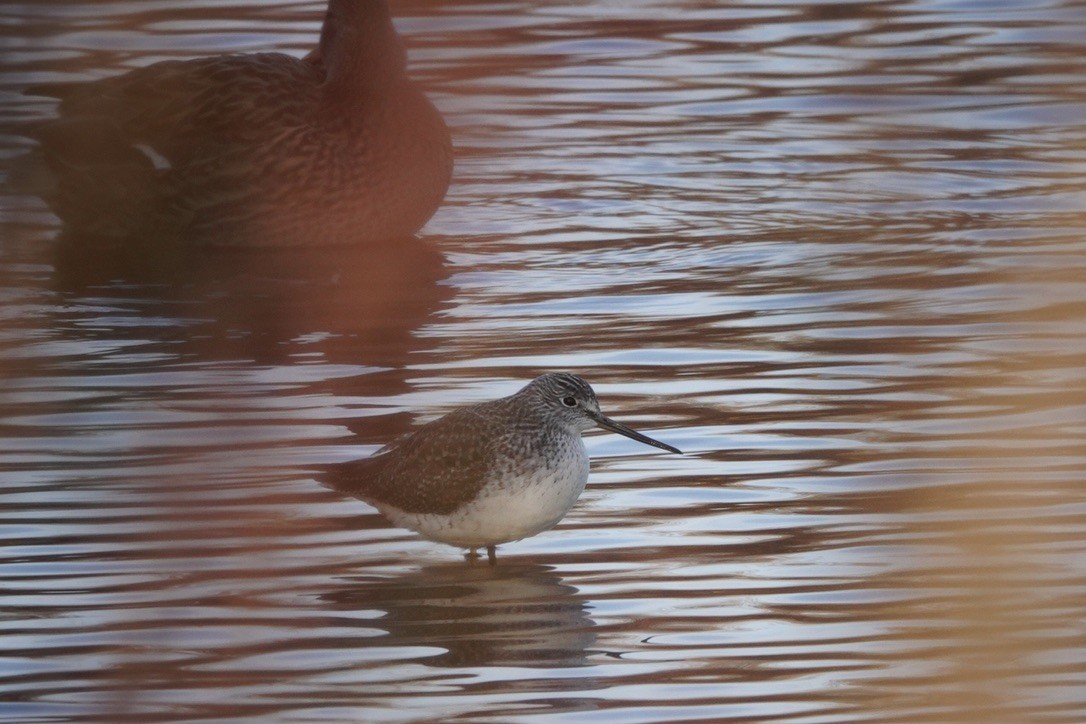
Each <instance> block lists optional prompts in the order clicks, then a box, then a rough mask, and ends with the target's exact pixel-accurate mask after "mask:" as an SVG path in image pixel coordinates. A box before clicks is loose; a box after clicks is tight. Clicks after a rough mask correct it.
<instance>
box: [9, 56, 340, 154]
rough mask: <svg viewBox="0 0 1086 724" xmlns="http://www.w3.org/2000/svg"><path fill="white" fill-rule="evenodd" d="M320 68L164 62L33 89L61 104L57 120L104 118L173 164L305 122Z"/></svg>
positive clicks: (287, 60)
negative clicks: (112, 75) (92, 79)
mask: <svg viewBox="0 0 1086 724" xmlns="http://www.w3.org/2000/svg"><path fill="white" fill-rule="evenodd" d="M322 81H323V74H322V70H321V68H320V66H318V65H315V64H313V63H310V62H307V61H305V60H299V59H297V58H293V57H291V56H288V55H284V54H282V53H254V54H249V55H223V56H215V57H210V58H198V59H195V60H186V61H166V62H163V63H156V64H154V65H151V66H148V67H146V68H140V69H137V70H134V71H132V72H130V73H127V74H125V75H122V76H119V77H116V78H107V79H104V80H100V81H97V82H94V83H87V84H78V85H74V84H68V85H60V86H52V87H51V86H37V87H35V88H32V89H29V90H28V91H27V92H29V93H34V94H44V95H53V96H56V97H59V98H60V99H61V106H60V116H61V117H62V118H65V119H67V120H69V121H71V120H76V119H99V120H101V119H108V120H109V121H110V122H112V123H114V124H116V125H117V127H118V129H119V130H120V131H121V133H122V134H123V136H124V137H126V138H128V139H130V140H131V141H132V142H139V143H144V144H147V145H148V146H150V147H152V148H154V149H155V151H156V152H158V153H159V154H161V155H162V156H164V157H165V158H166V159H168V160H169V161H171V162H174V163H185V162H187V161H188V160H190V159H191V158H193V157H199V156H203V155H206V154H207V153H208V151H209V149H210V148H211V147H213V146H214V145H216V144H232V143H245V144H248V143H250V139H251V138H252V136H253V134H259V133H264V132H266V131H265V129H282V128H285V127H290V126H293V125H298V124H301V123H304V122H306V120H307V117H308V114H309V113H311V112H312V109H313V108H315V107H316V105H317V94H318V90H317V89H318V87H319V85H320V83H321V82H322Z"/></svg>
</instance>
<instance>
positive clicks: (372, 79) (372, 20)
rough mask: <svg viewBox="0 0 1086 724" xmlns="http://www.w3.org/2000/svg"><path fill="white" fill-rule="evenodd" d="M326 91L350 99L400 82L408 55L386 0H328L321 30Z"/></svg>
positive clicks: (336, 97)
mask: <svg viewBox="0 0 1086 724" xmlns="http://www.w3.org/2000/svg"><path fill="white" fill-rule="evenodd" d="M320 58H321V62H322V63H323V65H324V68H325V73H326V79H325V91H326V93H328V94H329V98H330V99H331V100H335V101H337V102H342V101H347V100H349V99H350V98H352V97H356V96H357V95H358V94H359V93H360V92H361V91H362V90H363V89H364V88H366V87H369V88H380V87H382V86H385V85H389V84H393V83H397V82H400V81H401V80H402V79H403V77H404V75H405V74H406V72H407V56H406V54H405V52H404V49H403V45H402V43H401V42H400V36H399V35H397V34H396V29H395V28H394V27H393V26H392V18H391V17H390V15H389V12H388V5H386V4H385V2H384V0H329V3H328V14H327V15H326V16H325V19H324V27H323V28H322V29H321V41H320Z"/></svg>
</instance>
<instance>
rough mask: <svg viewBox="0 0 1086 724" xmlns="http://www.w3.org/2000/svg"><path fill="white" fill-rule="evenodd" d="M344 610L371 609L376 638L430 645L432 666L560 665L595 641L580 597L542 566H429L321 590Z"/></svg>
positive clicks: (579, 659) (573, 661)
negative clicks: (435, 650)
mask: <svg viewBox="0 0 1086 724" xmlns="http://www.w3.org/2000/svg"><path fill="white" fill-rule="evenodd" d="M323 598H324V600H326V601H328V602H329V603H331V604H333V605H335V606H336V607H337V608H340V609H344V610H351V611H354V610H357V609H378V610H381V611H384V612H385V614H386V615H385V616H384V617H383V618H381V619H379V620H377V621H376V622H373V621H367V624H369V625H373V624H375V625H377V626H379V627H381V628H383V629H385V630H386V631H388V634H389V635H388V637H383V638H381V639H380V640H381V645H382V646H389V645H393V646H436V647H440V648H442V649H444V650H445V653H443V654H439V655H437V656H435V657H433V658H431V659H427V661H426V663H427V664H431V665H436V666H450V667H451V666H492V665H497V664H502V665H506V666H539V667H567V666H580V665H584V664H585V663H586V658H587V651H588V649H589V647H591V646H592V645H593V644H594V643H595V641H596V634H595V631H594V630H593V629H594V626H595V623H594V622H593V621H592V619H591V618H590V617H589V616H588V606H587V601H586V599H585V598H584V596H582V595H581V594H580V593H579V592H578V591H577V589H576V588H574V587H573V586H570V585H568V584H566V583H563V582H562V579H561V577H560V576H559V575H558V574H557V573H555V572H554V570H553V569H552V568H551V567H549V566H543V565H536V564H520V565H504V566H499V567H497V568H493V567H490V566H475V567H465V566H464V565H463V564H451V565H441V566H429V567H425V568H423V569H421V570H418V571H414V572H412V573H410V574H408V575H406V576H403V577H400V578H397V579H393V580H366V581H364V582H358V583H356V584H354V585H352V586H350V587H348V588H344V589H342V590H339V591H335V592H332V593H328V594H325V595H324V596H323Z"/></svg>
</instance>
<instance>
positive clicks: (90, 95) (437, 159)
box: [30, 0, 452, 246]
mask: <svg viewBox="0 0 1086 724" xmlns="http://www.w3.org/2000/svg"><path fill="white" fill-rule="evenodd" d="M30 92H35V93H41V94H47V95H54V96H57V97H59V98H60V99H61V105H60V119H59V120H57V121H53V122H47V123H43V124H40V125H39V126H38V127H36V128H35V129H33V131H32V135H34V136H35V137H36V138H37V139H38V140H39V141H40V149H39V151H38V156H39V158H40V160H41V162H42V165H43V166H44V168H45V170H47V171H48V173H49V176H50V178H49V183H47V184H44V185H43V186H42V188H41V194H42V196H43V197H44V198H45V199H46V201H47V202H48V203H49V204H50V206H51V207H52V208H53V210H54V211H55V212H56V213H57V215H58V216H60V217H61V219H62V220H63V221H64V222H65V224H66V226H67V227H69V228H70V229H71V230H73V231H75V232H77V233H80V234H84V235H88V236H93V237H104V238H128V237H133V236H139V235H144V234H156V235H159V234H166V235H171V236H173V235H175V236H178V237H180V238H183V239H184V240H186V241H191V242H193V243H198V244H200V243H202V244H212V245H219V246H302V245H329V244H346V243H358V242H363V241H369V240H377V239H389V238H395V237H398V236H404V235H408V234H412V233H414V232H415V231H416V230H418V229H419V228H420V227H421V226H422V225H423V224H424V223H425V222H426V221H427V220H428V219H429V218H430V216H431V215H432V214H433V212H434V211H435V210H436V209H437V207H438V205H439V204H440V202H441V200H442V198H443V197H444V194H445V191H446V189H447V188H448V184H449V178H450V175H451V170H452V154H451V146H450V139H449V133H448V129H447V128H446V127H445V124H444V122H443V120H442V118H441V116H440V114H439V113H438V112H437V110H436V109H435V108H434V107H433V105H432V104H431V103H430V102H429V101H428V100H427V99H426V97H425V96H424V95H423V94H422V92H421V91H420V90H419V89H418V88H417V87H416V86H415V85H414V84H413V83H412V82H411V80H410V79H409V78H408V76H407V74H406V62H405V56H404V53H403V49H402V47H401V45H400V41H399V37H398V36H397V35H396V31H395V29H394V28H393V26H392V24H391V20H390V18H389V16H388V11H387V8H386V7H385V5H384V3H383V2H379V1H377V0H331V2H330V4H329V9H328V16H327V18H326V20H325V26H324V30H323V31H322V34H321V43H320V47H319V48H318V50H317V51H314V53H312V54H310V56H309V57H307V58H304V59H300V58H294V57H291V56H288V55H284V54H279V53H257V54H251V55H225V56H216V57H210V58H200V59H196V60H191V61H167V62H163V63H157V64H155V65H152V66H149V67H147V68H142V69H139V70H135V71H132V72H130V73H128V74H126V75H123V76H120V77H117V78H108V79H105V80H101V81H97V82H93V83H88V84H78V85H75V84H65V85H57V86H43V87H37V88H34V89H31V90H30Z"/></svg>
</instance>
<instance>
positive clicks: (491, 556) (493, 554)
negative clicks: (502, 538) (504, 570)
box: [486, 545, 498, 566]
mask: <svg viewBox="0 0 1086 724" xmlns="http://www.w3.org/2000/svg"><path fill="white" fill-rule="evenodd" d="M486 562H487V563H489V564H490V565H492V566H496V565H498V551H497V550H496V549H495V548H494V546H493V545H488V546H487V547H486Z"/></svg>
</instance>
